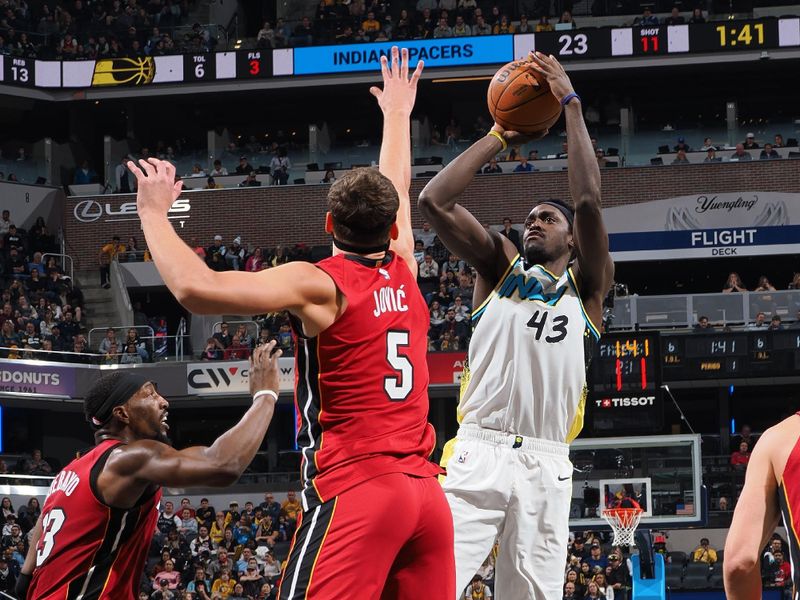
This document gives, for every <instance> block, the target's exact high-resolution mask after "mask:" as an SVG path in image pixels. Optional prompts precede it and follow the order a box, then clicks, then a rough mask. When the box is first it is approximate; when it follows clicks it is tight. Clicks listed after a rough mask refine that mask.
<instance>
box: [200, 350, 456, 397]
mask: <svg viewBox="0 0 800 600" xmlns="http://www.w3.org/2000/svg"><path fill="white" fill-rule="evenodd" d="M465 359H466V353H465V352H432V353H430V354H428V371H429V373H430V383H431V385H448V386H452V385H458V384H459V383H461V371H462V370H463V369H464V361H465ZM249 368H250V364H249V362H248V361H246V360H241V361H225V362H223V361H219V362H215V361H207V362H199V363H189V364H187V365H186V390H187V392H186V393H187V394H189V395H196V396H234V395H242V394H245V395H246V394H248V393H249V392H250V387H249V385H250V384H249V379H248V375H249ZM280 370H281V373H280V385H281V389H280V391H281V392H291V391H292V390H293V389H294V358H290V357H285V358H281V359H280Z"/></svg>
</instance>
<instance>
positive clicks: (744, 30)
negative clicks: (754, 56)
mask: <svg viewBox="0 0 800 600" xmlns="http://www.w3.org/2000/svg"><path fill="white" fill-rule="evenodd" d="M690 36H691V49H692V52H703V51H707V52H708V51H710V52H713V51H719V50H725V51H731V50H758V49H761V48H775V47H777V46H778V43H777V42H778V21H777V19H762V20H758V21H727V22H723V23H706V24H704V25H701V26H694V27H690Z"/></svg>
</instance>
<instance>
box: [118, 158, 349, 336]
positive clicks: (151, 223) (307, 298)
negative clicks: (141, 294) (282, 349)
mask: <svg viewBox="0 0 800 600" xmlns="http://www.w3.org/2000/svg"><path fill="white" fill-rule="evenodd" d="M128 168H129V169H130V170H131V172H133V174H134V175H135V176H136V179H137V181H138V187H139V191H138V194H137V197H136V204H137V210H138V213H139V217H140V218H141V220H142V229H143V230H144V235H145V238H146V240H147V244H148V247H149V249H150V253H151V254H152V256H153V261H154V262H155V265H156V268H157V269H158V272H159V273H160V274H161V277H162V278H163V279H164V283H166V285H167V287H168V288H169V290H170V291H171V292H172V293H173V294H174V295H175V298H177V300H178V302H180V303H181V304H182V305H183V306H185V307H186V308H187V309H188V310H190V311H191V312H193V313H198V314H219V313H222V312H227V313H234V312H236V313H239V314H243V315H244V314H261V313H266V312H275V311H280V310H290V311H292V312H293V313H295V314H297V315H298V316H299V317H300V318H301V319H302V320H303V323H304V324H305V325H306V326H308V327H310V329H311V330H314V329H316V328H317V326H319V328H324V327H325V326H327V325H329V324H330V321H331V318H330V317H329V314H335V312H336V309H335V302H336V297H337V294H336V286H335V285H334V284H333V281H332V280H331V279H330V277H328V276H326V275H325V274H324V273H322V271H320V270H319V269H317V268H316V267H314V266H313V265H311V264H310V263H305V262H293V263H289V264H286V265H281V266H280V267H276V268H274V269H268V270H265V271H259V272H258V273H248V272H245V271H224V272H217V271H213V270H212V269H209V268H208V266H207V265H206V264H205V263H204V262H203V260H202V259H200V257H199V256H197V255H196V254H195V253H194V252H193V251H192V249H191V248H190V247H189V246H187V245H186V244H185V243H184V242H183V240H181V238H180V237H179V236H178V234H177V233H176V232H175V229H174V228H173V227H172V224H171V223H170V221H169V219H168V218H167V211H168V210H169V208H170V207H171V206H172V203H173V202H174V201H175V200H176V199H177V198H178V196H179V195H180V193H181V185H182V184H181V182H180V181H178V182H177V183H176V182H175V167H174V166H173V165H172V164H171V163H169V162H167V161H161V160H157V159H154V158H151V159H149V160H147V161H145V160H141V161H139V165H138V166H137V165H136V164H135V163H133V162H129V163H128Z"/></svg>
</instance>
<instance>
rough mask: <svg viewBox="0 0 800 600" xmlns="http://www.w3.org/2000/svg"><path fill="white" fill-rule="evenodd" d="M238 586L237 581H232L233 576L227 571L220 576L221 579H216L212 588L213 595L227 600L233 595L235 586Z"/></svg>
mask: <svg viewBox="0 0 800 600" xmlns="http://www.w3.org/2000/svg"><path fill="white" fill-rule="evenodd" d="M235 585H236V580H235V579H231V574H230V573H229V572H228V570H227V569H225V570H224V571H222V572H221V573H220V574H219V579H215V580H214V583H213V584H212V586H211V594H212V596H215V595H216V594H219V597H220V598H222V600H227V598H228V596H230V595H231V594H232V593H233V586H235ZM215 597H216V596H215Z"/></svg>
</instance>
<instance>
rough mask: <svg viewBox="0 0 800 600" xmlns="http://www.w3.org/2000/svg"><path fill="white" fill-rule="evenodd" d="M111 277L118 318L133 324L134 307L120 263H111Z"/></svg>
mask: <svg viewBox="0 0 800 600" xmlns="http://www.w3.org/2000/svg"><path fill="white" fill-rule="evenodd" d="M110 275H111V281H112V283H113V285H112V286H111V299H112V301H113V302H114V308H116V310H117V318H118V319H119V320H120V321H122V322H123V323H125V322H127V323H132V322H133V305H132V304H131V297H130V294H128V286H127V285H125V278H124V277H123V276H122V269H121V268H120V266H119V261H117V260H112V261H111V269H110Z"/></svg>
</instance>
